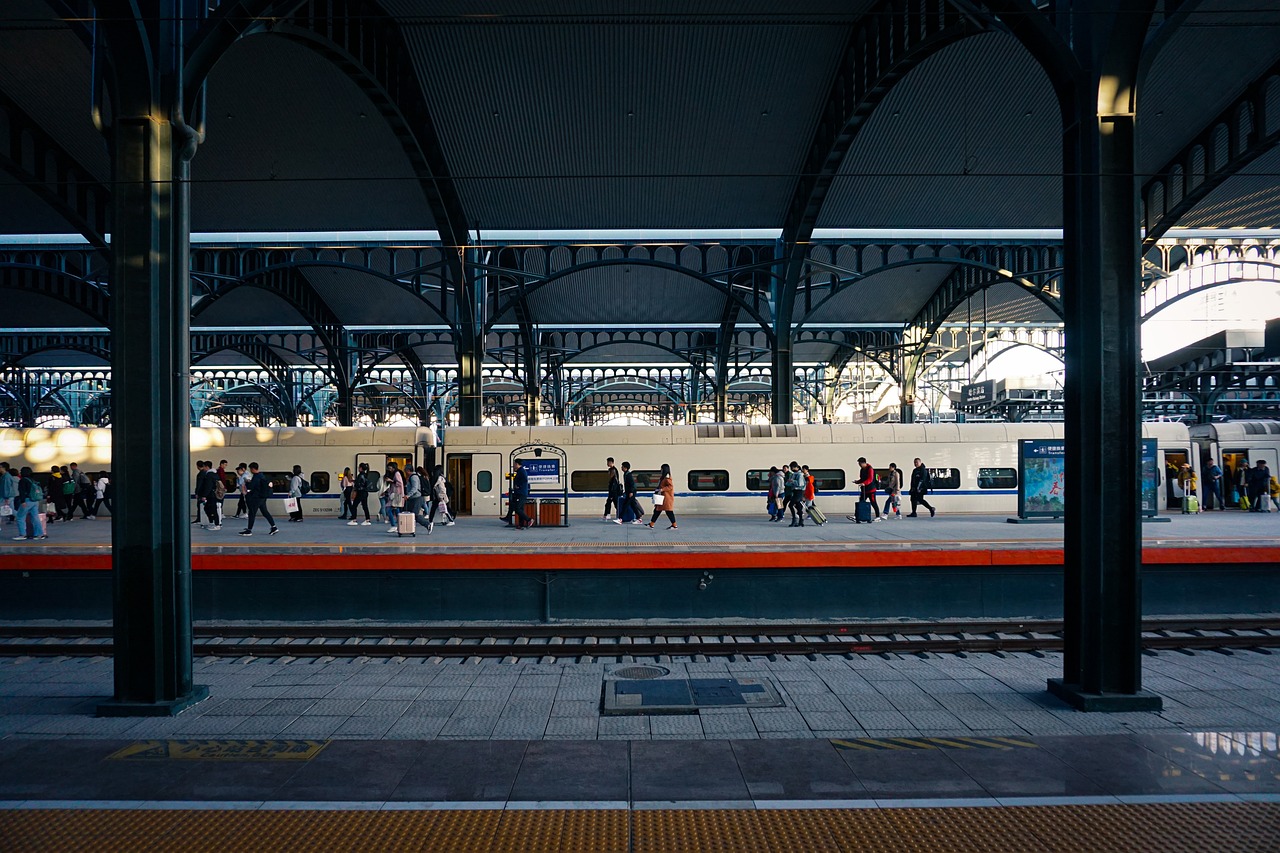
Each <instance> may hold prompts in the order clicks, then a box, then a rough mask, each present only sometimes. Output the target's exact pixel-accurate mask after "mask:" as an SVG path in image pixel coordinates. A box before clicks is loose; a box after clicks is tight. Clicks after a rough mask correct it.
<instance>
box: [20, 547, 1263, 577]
mask: <svg viewBox="0 0 1280 853" xmlns="http://www.w3.org/2000/svg"><path fill="white" fill-rule="evenodd" d="M1062 561H1063V553H1062V549H1060V548H1020V549H1013V550H996V549H987V548H974V549H955V550H930V549H920V550H898V549H895V550H892V551H871V550H865V549H850V550H847V551H817V552H812V553H796V552H794V551H741V552H736V551H735V552H725V551H702V552H699V551H665V552H656V553H654V552H649V553H646V552H630V553H609V552H578V553H555V554H546V553H510V552H506V553H501V552H495V553H450V552H448V551H441V552H434V553H423V552H412V553H381V554H361V553H357V554H332V553H321V554H307V553H279V552H254V553H244V554H218V555H213V554H199V553H197V554H195V555H194V556H193V557H192V559H191V567H192V569H193V570H194V571H198V572H202V571H242V572H253V571H353V572H360V571H377V572H388V571H442V570H443V571H520V570H532V571H587V570H595V571H621V570H635V569H642V570H646V569H647V570H652V569H758V568H781V569H829V568H849V569H858V568H893V567H902V568H922V567H952V568H963V567H971V566H1009V567H1013V566H1055V565H1057V566H1060V565H1062ZM1143 563H1144V564H1145V565H1150V566H1167V565H1214V564H1217V565H1229V564H1242V563H1274V564H1280V548H1271V547H1258V548H1229V547H1227V543H1224V544H1223V545H1221V546H1215V547H1188V548H1148V549H1146V550H1144V551H1143ZM110 568H111V555H110V554H50V553H40V552H35V551H32V552H29V553H18V554H0V571H107V570H109V569H110Z"/></svg>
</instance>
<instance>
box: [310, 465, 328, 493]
mask: <svg viewBox="0 0 1280 853" xmlns="http://www.w3.org/2000/svg"><path fill="white" fill-rule="evenodd" d="M311 491H313V492H315V493H316V494H320V495H324V494H328V492H329V472H328V471H313V472H312V474H311Z"/></svg>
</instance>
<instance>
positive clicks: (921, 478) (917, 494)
mask: <svg viewBox="0 0 1280 853" xmlns="http://www.w3.org/2000/svg"><path fill="white" fill-rule="evenodd" d="M911 464H912V465H913V466H914V467H913V468H912V469H911V488H910V490H909V491H908V495H909V496H910V498H911V512H910V513H909V514H908V515H907V518H915V517H916V510H917V508H919V507H924V508H925V509H927V510H929V517H930V518H933V516H934V515H935V514H936V513H937V511H936V510H935V509H934V508H933V507H932V506H930V505H929V502H928V501H927V500H925V499H924V496H925V495H927V494H929V492H931V491H933V478H932V477H931V476H929V469H928V468H926V467H924V463H923V462H921V461H920V460H919V459H916V460H915V461H914V462H912V463H911Z"/></svg>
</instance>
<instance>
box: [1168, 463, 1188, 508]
mask: <svg viewBox="0 0 1280 853" xmlns="http://www.w3.org/2000/svg"><path fill="white" fill-rule="evenodd" d="M1190 462H1191V455H1190V454H1189V453H1188V452H1187V451H1186V450H1168V449H1166V450H1165V451H1164V494H1165V502H1166V506H1167V507H1168V508H1169V509H1181V508H1182V496H1183V491H1182V486H1180V485H1179V484H1178V471H1179V470H1181V468H1182V466H1183V465H1185V464H1188V463H1190Z"/></svg>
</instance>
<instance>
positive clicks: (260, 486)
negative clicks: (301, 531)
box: [240, 462, 280, 536]
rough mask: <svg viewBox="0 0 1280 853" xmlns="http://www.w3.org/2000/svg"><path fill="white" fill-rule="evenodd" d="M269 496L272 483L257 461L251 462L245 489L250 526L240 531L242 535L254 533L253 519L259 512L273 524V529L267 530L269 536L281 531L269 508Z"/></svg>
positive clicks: (268, 522)
mask: <svg viewBox="0 0 1280 853" xmlns="http://www.w3.org/2000/svg"><path fill="white" fill-rule="evenodd" d="M269 497H271V484H270V483H269V482H267V475H266V474H264V473H262V472H261V471H259V470H258V463H257V462H250V463H249V484H248V486H247V487H246V489H245V499H246V501H247V502H248V504H249V526H248V527H246V528H245V529H244V530H241V531H240V535H241V536H252V535H253V520H254V518H255V517H256V516H257V515H258V513H259V512H261V513H262V517H263V518H265V519H266V520H267V524H270V525H271V530H269V531H268V532H267V535H268V536H274V535H275V534H277V533H279V532H280V528H278V527H276V520H275V519H274V518H272V517H271V513H270V511H269V510H268V509H267V498H269Z"/></svg>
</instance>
